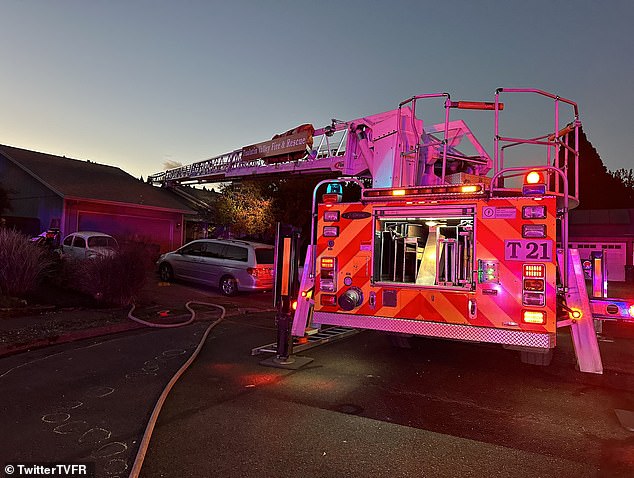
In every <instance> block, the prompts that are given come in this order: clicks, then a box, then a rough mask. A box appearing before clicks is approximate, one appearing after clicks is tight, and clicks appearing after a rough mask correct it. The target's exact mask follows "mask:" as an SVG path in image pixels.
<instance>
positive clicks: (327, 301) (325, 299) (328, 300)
mask: <svg viewBox="0 0 634 478" xmlns="http://www.w3.org/2000/svg"><path fill="white" fill-rule="evenodd" d="M319 303H320V304H321V305H337V296H336V295H334V294H321V297H320V299H319Z"/></svg>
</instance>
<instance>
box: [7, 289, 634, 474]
mask: <svg viewBox="0 0 634 478" xmlns="http://www.w3.org/2000/svg"><path fill="white" fill-rule="evenodd" d="M173 292H174V291H172V293H173ZM258 300H260V299H258ZM208 323H209V322H202V323H196V324H194V325H192V326H189V327H185V328H181V329H170V330H145V329H144V330H141V331H137V332H134V333H129V334H125V335H118V336H112V337H109V338H106V339H102V340H98V341H95V340H92V341H82V342H76V343H72V344H66V345H63V346H56V347H50V348H47V349H42V350H38V351H35V352H30V353H25V354H19V355H15V356H11V357H6V358H4V359H2V360H0V430H2V435H1V436H0V455H1V458H2V459H3V460H0V461H3V462H8V461H71V462H82V461H88V462H95V463H96V468H97V476H100V477H101V476H103V477H116V476H127V475H128V473H129V471H130V468H131V466H132V463H133V461H134V457H135V454H136V452H137V449H138V446H139V440H140V438H141V436H142V433H143V431H144V429H145V426H146V421H147V419H148V417H149V415H150V413H151V410H152V408H153V406H154V403H155V401H156V399H157V398H158V395H159V394H160V392H161V390H162V388H163V386H164V385H165V384H166V383H167V381H168V380H169V379H170V378H171V376H172V374H173V373H174V372H175V371H176V370H177V369H178V368H179V367H180V365H181V364H182V363H183V362H184V361H185V360H186V358H187V357H188V356H189V354H190V353H191V352H192V351H193V349H194V348H195V346H196V344H197V342H198V340H199V338H200V335H201V333H202V331H203V330H204V328H205V327H206V326H207V325H208ZM608 332H609V334H612V332H613V331H608ZM606 335H608V334H606ZM274 337H275V330H274V327H273V316H272V314H270V313H260V314H257V313H249V314H246V315H243V316H240V317H235V318H230V319H227V320H225V321H224V322H222V323H221V324H220V325H219V326H218V327H216V328H215V329H214V330H213V331H212V333H211V335H210V336H209V338H208V340H207V342H206V345H205V347H204V348H203V350H202V352H201V355H200V356H199V358H198V359H197V360H196V362H194V364H193V366H192V367H191V368H190V369H189V370H188V372H187V373H186V374H185V375H184V376H183V377H182V378H181V380H180V381H179V382H178V383H177V384H176V386H175V388H174V389H173V391H172V393H171V394H170V396H169V398H168V400H167V402H166V404H165V407H164V409H163V411H162V413H161V416H160V418H159V422H158V425H157V428H156V430H155V432H154V435H153V437H152V441H151V443H150V448H149V450H148V454H147V457H146V459H145V463H144V465H143V469H142V473H141V474H142V476H144V477H159V476H165V477H172V476H175V477H181V476H191V477H198V476H200V477H216V476H218V477H223V478H224V477H251V476H253V477H262V476H271V477H285V476H289V477H290V476H293V477H297V476H298V475H299V476H304V477H307V478H310V477H342V476H350V477H363V478H366V477H383V476H389V477H392V476H394V477H396V476H403V477H422V476H447V477H449V476H451V477H454V476H474V477H475V476H514V477H521V476H527V477H528V476H530V477H533V478H534V477H542V476H543V477H546V476H558V477H567V476H575V477H583V476H624V477H625V476H628V477H629V476H632V475H634V433H632V432H630V431H628V430H627V429H625V428H624V427H623V426H622V424H621V422H620V421H619V419H618V417H617V410H624V411H634V393H633V392H634V340H632V339H631V338H616V339H614V340H612V339H610V338H608V339H607V340H606V341H603V342H601V349H602V352H603V357H604V366H605V369H606V372H605V374H604V375H602V376H596V375H587V374H581V373H579V372H576V371H575V369H574V363H573V355H572V348H571V347H572V346H571V344H570V341H569V339H568V337H567V336H565V335H563V336H562V337H561V339H560V346H559V348H558V350H557V353H556V355H555V358H554V360H553V363H552V365H551V366H550V367H534V366H529V365H523V364H521V363H520V362H519V359H518V356H517V353H516V352H512V351H508V350H503V349H501V348H499V347H493V346H483V345H473V344H466V343H456V342H445V341H441V340H434V339H422V338H421V339H415V340H413V342H412V348H411V349H398V348H394V347H392V346H391V344H390V341H389V340H387V338H386V336H384V335H382V334H379V333H374V332H362V333H360V334H358V335H356V336H353V337H352V338H349V339H346V340H344V341H341V342H335V343H332V344H329V345H325V346H321V347H318V348H315V349H311V350H308V351H306V352H304V353H303V355H307V356H310V357H312V358H313V359H314V362H312V363H311V364H310V365H308V366H306V367H304V368H303V369H300V370H297V371H289V370H283V369H277V368H270V367H264V366H262V365H260V363H259V362H260V360H262V359H263V358H265V357H262V356H256V357H253V356H251V355H250V352H251V349H252V348H254V347H257V346H259V345H264V344H266V343H269V342H272V341H273V340H274Z"/></svg>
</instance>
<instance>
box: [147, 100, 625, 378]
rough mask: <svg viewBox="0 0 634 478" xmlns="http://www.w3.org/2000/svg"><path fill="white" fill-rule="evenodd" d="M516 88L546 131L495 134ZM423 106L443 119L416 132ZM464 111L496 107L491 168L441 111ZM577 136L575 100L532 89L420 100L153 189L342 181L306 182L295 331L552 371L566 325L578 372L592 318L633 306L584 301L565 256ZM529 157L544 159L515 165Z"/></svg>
mask: <svg viewBox="0 0 634 478" xmlns="http://www.w3.org/2000/svg"><path fill="white" fill-rule="evenodd" d="M511 94H513V95H523V96H527V97H538V98H540V99H541V100H543V99H546V100H547V101H548V102H552V106H551V109H552V111H553V118H554V121H553V124H551V125H550V127H549V129H548V131H547V132H545V133H544V134H541V135H537V136H533V137H530V138H518V137H512V136H505V135H504V134H503V132H502V124H501V119H502V115H501V112H502V111H503V110H504V103H503V102H502V101H501V100H502V96H503V95H505V97H506V95H511ZM430 101H435V102H439V101H440V102H441V103H442V107H443V108H444V121H443V122H440V123H439V124H434V125H426V124H425V125H424V124H423V121H422V120H421V119H419V118H418V117H417V114H416V110H417V106H418V107H419V109H420V106H419V105H420V103H423V102H430ZM458 109H471V110H489V111H491V112H492V114H493V119H494V130H495V133H494V150H495V151H494V156H493V158H490V156H489V155H488V154H487V153H486V151H485V149H484V147H483V146H482V145H481V144H480V143H479V142H478V140H477V139H476V138H475V136H474V135H473V133H472V132H471V130H470V129H469V127H468V126H467V125H466V123H465V122H464V121H462V120H454V119H452V118H451V117H450V113H451V112H452V111H454V110H458ZM307 126H308V127H307ZM579 127H580V121H579V113H578V108H577V105H576V103H574V102H573V101H570V100H568V99H565V98H561V97H559V96H556V95H553V94H550V93H547V92H544V91H541V90H535V89H506V88H500V89H498V90H497V91H496V93H495V98H494V101H492V102H464V101H452V100H451V98H450V95H449V94H446V93H440V94H431V95H420V96H415V97H412V98H410V99H408V100H406V101H404V102H402V103H401V104H400V105H399V106H398V108H397V109H395V110H392V111H388V112H385V113H381V114H377V115H371V116H367V117H363V118H359V119H355V120H353V121H345V122H344V121H338V120H333V121H332V124H330V125H328V126H326V127H324V128H321V129H316V130H313V128H312V126H310V125H304V126H302V127H299V128H296V129H295V130H291V131H289V132H287V133H285V134H284V135H278V136H276V137H275V138H274V139H273V140H271V141H267V142H264V143H260V144H258V145H250V146H247V147H245V148H242V149H241V150H236V151H233V152H231V153H228V154H225V155H222V156H218V157H216V158H212V159H210V160H206V161H202V162H199V163H194V164H192V165H188V166H184V167H181V168H176V169H173V170H170V171H166V172H163V173H159V174H157V175H154V176H152V177H151V180H152V181H154V182H162V183H165V182H182V181H187V180H189V181H196V182H201V181H218V180H230V179H232V178H240V177H245V176H252V175H256V174H293V173H296V174H315V173H319V174H328V175H329V176H330V177H332V176H338V177H337V178H335V179H327V180H324V181H322V182H320V183H319V184H318V185H317V187H316V188H315V192H314V198H313V209H312V211H313V224H312V231H311V245H310V246H309V247H308V252H307V257H306V261H305V267H304V269H303V274H302V277H301V280H300V286H299V291H300V295H299V297H298V303H297V309H296V310H295V313H294V316H293V322H292V334H293V335H294V336H296V337H302V336H304V335H305V334H306V333H307V330H309V331H310V330H315V329H319V328H321V327H323V326H328V325H335V326H346V327H352V328H356V329H372V330H380V331H385V332H389V333H392V334H400V335H405V336H409V335H420V336H429V337H440V338H446V339H455V340H463V341H473V342H485V343H494V344H501V345H503V346H505V347H508V348H513V349H517V350H519V351H521V352H522V359H523V360H524V361H528V362H532V363H547V362H548V361H549V359H550V356H551V354H552V350H553V348H554V347H555V345H556V340H557V330H558V329H559V328H561V327H570V330H571V336H572V339H573V344H574V347H575V353H576V357H577V363H578V367H579V370H581V371H583V372H592V373H602V370H603V368H602V363H601V356H600V353H599V347H598V343H597V337H596V332H595V318H594V317H593V314H594V315H595V317H596V318H600V319H606V318H607V319H619V320H631V319H632V318H633V317H634V306H633V305H632V304H629V303H628V302H627V301H622V300H610V299H607V298H605V293H602V294H600V296H599V297H597V298H593V299H592V300H590V299H589V297H588V294H587V292H586V285H585V278H584V271H583V268H582V265H581V262H580V260H579V255H578V253H577V251H576V250H575V249H571V248H569V247H568V213H569V211H570V209H572V208H574V207H576V206H577V204H578V183H579V175H578V174H579V173H578V172H579V166H580V158H579V152H578V134H579ZM551 128H552V129H551ZM525 147H530V148H536V149H539V150H540V151H541V153H540V154H539V155H534V154H530V155H529V157H530V158H531V159H530V160H529V161H526V159H525V158H524V159H523V160H520V162H517V160H516V159H515V158H517V157H520V158H521V157H522V153H521V150H522V148H525ZM465 148H468V149H469V150H470V152H469V153H465V152H464V151H465ZM518 150H520V153H519V155H518V154H517V151H518ZM298 151H300V152H301V154H300V155H298V154H297V153H298ZM536 158H538V159H536ZM514 160H515V162H513V161H514ZM354 190H356V192H354ZM350 191H353V193H350ZM350 194H352V195H354V199H352V200H350V199H348V196H349V195H350ZM598 265H601V264H600V263H598ZM598 277H599V276H598ZM598 280H604V279H601V278H599V279H598ZM603 289H604V288H603Z"/></svg>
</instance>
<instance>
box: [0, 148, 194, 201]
mask: <svg viewBox="0 0 634 478" xmlns="http://www.w3.org/2000/svg"><path fill="white" fill-rule="evenodd" d="M0 154H1V155H3V156H5V157H6V158H7V159H8V160H9V161H12V162H14V163H15V164H17V165H18V166H21V167H22V168H23V169H24V170H26V171H27V172H28V173H30V174H31V175H33V176H34V177H35V178H36V179H38V180H40V181H41V182H43V183H44V184H46V185H47V186H49V187H50V188H52V189H53V191H54V192H56V193H57V194H59V195H60V196H62V197H64V198H81V199H87V200H93V201H109V202H116V203H123V204H134V205H139V206H146V207H156V208H162V209H173V210H179V211H183V212H192V211H191V210H190V209H189V208H187V207H186V206H185V205H184V204H183V203H182V202H180V201H179V200H178V199H177V198H176V197H175V196H174V195H173V194H171V193H169V192H167V191H163V190H161V189H160V188H157V187H154V186H152V185H150V184H146V183H143V182H142V181H140V180H138V179H136V178H135V177H133V176H131V175H130V174H128V173H126V172H125V171H123V170H122V169H120V168H117V167H114V166H106V165H103V164H97V163H93V162H91V161H80V160H77V159H70V158H66V157H61V156H55V155H52V154H47V153H38V152H35V151H29V150H27V149H21V148H15V147H12V146H5V145H0Z"/></svg>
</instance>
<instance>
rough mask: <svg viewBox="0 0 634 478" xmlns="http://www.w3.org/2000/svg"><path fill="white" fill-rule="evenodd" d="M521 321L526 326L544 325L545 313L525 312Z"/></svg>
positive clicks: (537, 311) (538, 311) (536, 311)
mask: <svg viewBox="0 0 634 478" xmlns="http://www.w3.org/2000/svg"><path fill="white" fill-rule="evenodd" d="M522 319H523V320H524V322H525V323H527V324H545V323H546V313H545V312H542V311H540V310H525V311H524V312H523V313H522Z"/></svg>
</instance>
